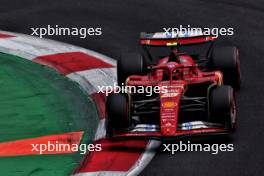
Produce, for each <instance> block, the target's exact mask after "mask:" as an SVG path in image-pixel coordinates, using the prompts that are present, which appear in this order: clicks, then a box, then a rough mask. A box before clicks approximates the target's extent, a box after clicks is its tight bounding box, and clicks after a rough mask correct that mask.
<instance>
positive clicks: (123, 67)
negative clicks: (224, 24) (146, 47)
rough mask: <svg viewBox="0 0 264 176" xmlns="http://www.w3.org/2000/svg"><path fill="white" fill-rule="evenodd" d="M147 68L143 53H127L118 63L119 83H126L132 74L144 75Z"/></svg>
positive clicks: (120, 84)
mask: <svg viewBox="0 0 264 176" xmlns="http://www.w3.org/2000/svg"><path fill="white" fill-rule="evenodd" d="M145 70H146V62H145V58H144V56H143V55H141V54H138V53H125V54H122V55H121V58H120V59H119V60H118V63H117V81H118V85H119V86H122V83H123V84H125V82H126V79H127V77H128V76H130V75H142V74H144V73H145Z"/></svg>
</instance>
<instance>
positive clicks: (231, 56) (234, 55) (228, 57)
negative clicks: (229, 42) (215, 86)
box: [210, 46, 241, 89]
mask: <svg viewBox="0 0 264 176" xmlns="http://www.w3.org/2000/svg"><path fill="white" fill-rule="evenodd" d="M210 66H211V68H212V69H214V70H220V71H221V72H222V73H223V78H224V84H226V85H230V86H232V87H233V88H234V89H239V88H240V85H241V72H240V60H239V50H238V48H237V47H235V46H221V47H215V48H213V51H212V55H211V58H210Z"/></svg>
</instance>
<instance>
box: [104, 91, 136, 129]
mask: <svg viewBox="0 0 264 176" xmlns="http://www.w3.org/2000/svg"><path fill="white" fill-rule="evenodd" d="M106 112H107V115H108V120H107V121H108V124H109V126H110V127H111V128H113V129H115V130H120V129H125V128H128V127H130V125H131V117H130V107H129V101H128V95H127V94H120V93H112V94H110V95H109V96H108V97H107V101H106Z"/></svg>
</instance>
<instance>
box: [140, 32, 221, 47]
mask: <svg viewBox="0 0 264 176" xmlns="http://www.w3.org/2000/svg"><path fill="white" fill-rule="evenodd" d="M216 38H217V37H216V36H213V35H204V34H203V33H202V32H195V33H175V32H155V33H147V32H141V33H140V44H141V45H149V46H181V45H192V44H199V43H205V42H209V41H214V40H215V39H216Z"/></svg>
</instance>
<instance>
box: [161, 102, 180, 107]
mask: <svg viewBox="0 0 264 176" xmlns="http://www.w3.org/2000/svg"><path fill="white" fill-rule="evenodd" d="M175 106H177V103H175V102H173V101H167V102H164V103H162V107H164V108H173V107H175Z"/></svg>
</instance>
